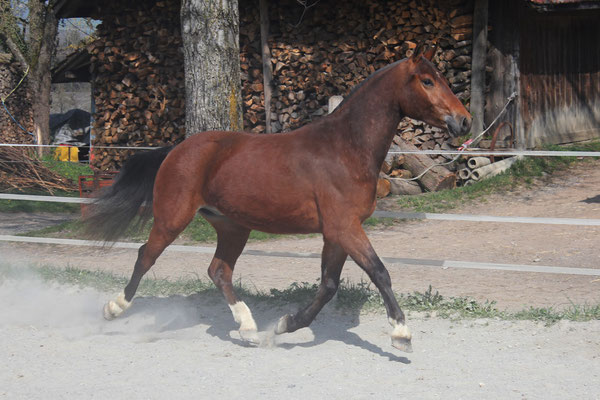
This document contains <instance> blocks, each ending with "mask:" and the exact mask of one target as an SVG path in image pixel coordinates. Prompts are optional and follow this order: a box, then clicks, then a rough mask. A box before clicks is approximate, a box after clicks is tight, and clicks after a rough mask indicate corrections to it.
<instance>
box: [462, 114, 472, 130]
mask: <svg viewBox="0 0 600 400" xmlns="http://www.w3.org/2000/svg"><path fill="white" fill-rule="evenodd" d="M460 127H461V129H462V131H463V133H466V132H468V131H469V129H470V128H471V118H469V117H462V121H461V123H460Z"/></svg>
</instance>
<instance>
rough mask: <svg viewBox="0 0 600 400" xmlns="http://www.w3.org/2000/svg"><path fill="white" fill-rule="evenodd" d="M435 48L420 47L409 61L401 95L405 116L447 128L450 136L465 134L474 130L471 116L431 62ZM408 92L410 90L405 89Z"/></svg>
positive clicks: (401, 104)
mask: <svg viewBox="0 0 600 400" xmlns="http://www.w3.org/2000/svg"><path fill="white" fill-rule="evenodd" d="M435 50H436V48H435V47H434V46H429V47H427V48H425V46H419V47H417V48H416V49H415V51H414V53H413V55H412V56H411V57H410V58H409V59H408V60H406V62H405V63H403V64H405V67H406V75H407V76H406V77H405V79H407V81H406V80H405V81H404V82H405V90H404V91H403V92H404V93H402V94H401V96H402V97H401V99H400V106H401V109H402V111H403V113H404V114H405V115H406V116H408V117H410V118H414V119H418V120H421V121H424V122H426V123H428V124H430V125H433V126H435V127H438V128H442V129H444V128H448V132H449V133H450V135H452V136H454V137H456V136H460V135H464V134H466V133H468V132H469V130H470V129H471V115H470V114H469V112H468V111H467V109H466V108H465V107H464V106H463V104H462V103H461V102H460V100H459V99H458V98H457V97H456V96H455V95H454V93H452V90H450V87H448V82H447V81H446V78H445V77H444V76H443V75H442V74H440V72H439V71H438V70H437V69H436V68H435V66H434V65H433V64H432V63H431V61H430V60H431V58H432V57H433V55H434V53H435ZM406 89H408V90H406Z"/></svg>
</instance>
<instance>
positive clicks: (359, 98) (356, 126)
mask: <svg viewBox="0 0 600 400" xmlns="http://www.w3.org/2000/svg"><path fill="white" fill-rule="evenodd" d="M396 79H397V74H394V73H393V71H392V70H388V71H385V72H384V73H383V74H382V75H381V76H376V77H373V78H371V79H370V80H369V81H367V82H365V83H364V84H363V86H362V87H360V89H359V90H358V91H357V92H356V93H354V94H353V95H352V97H350V98H348V99H347V100H346V101H345V102H344V104H343V105H342V106H343V107H342V109H340V110H339V111H337V112H336V113H339V118H340V121H342V124H343V125H344V127H343V129H342V130H340V132H341V135H343V138H342V140H343V142H344V143H345V145H347V146H349V147H351V149H350V150H351V151H352V152H356V153H358V154H359V156H360V160H361V164H363V163H364V165H365V166H366V167H367V168H369V170H370V172H371V174H374V175H378V174H379V169H380V168H381V165H382V163H383V160H384V159H385V156H386V154H387V152H388V150H389V148H390V145H391V143H392V140H393V138H394V135H395V134H396V129H397V127H398V123H399V122H400V119H402V115H401V111H400V107H399V104H398V103H397V101H396V98H397V95H396V93H395V92H396V91H397V90H401V89H399V82H396V81H395V80H396Z"/></svg>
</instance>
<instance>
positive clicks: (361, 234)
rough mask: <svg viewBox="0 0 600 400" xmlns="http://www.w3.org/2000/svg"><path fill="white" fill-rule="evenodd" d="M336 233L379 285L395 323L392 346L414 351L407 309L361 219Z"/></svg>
mask: <svg viewBox="0 0 600 400" xmlns="http://www.w3.org/2000/svg"><path fill="white" fill-rule="evenodd" d="M333 235H335V237H336V239H335V240H336V241H337V242H338V243H339V244H340V246H341V247H342V248H343V249H344V250H345V251H346V252H347V253H348V254H349V255H350V257H352V259H353V260H354V261H355V262H356V263H357V264H358V265H359V266H360V267H361V268H362V269H363V270H364V271H365V272H366V273H367V275H368V276H369V278H370V279H371V281H373V283H374V284H375V286H377V289H379V292H380V293H381V297H383V302H384V304H385V309H386V311H387V315H388V321H389V323H390V325H392V327H393V330H392V334H391V336H392V346H394V347H396V348H397V349H399V350H402V351H405V352H408V353H410V352H412V345H411V338H412V336H411V333H410V330H409V329H408V327H407V326H406V323H405V318H404V313H403V312H402V310H401V309H400V306H399V305H398V302H397V301H396V297H395V296H394V292H393V291H392V281H391V279H390V274H389V273H388V271H387V269H386V268H385V266H384V265H383V262H381V260H380V259H379V257H378V256H377V253H375V250H374V249H373V246H372V245H371V242H370V241H369V238H368V237H367V235H366V234H365V231H364V230H363V228H362V226H361V224H360V222H359V221H358V220H357V221H355V222H353V223H351V224H349V225H347V226H344V227H337V229H336V230H335V233H334V234H333ZM333 235H332V236H333Z"/></svg>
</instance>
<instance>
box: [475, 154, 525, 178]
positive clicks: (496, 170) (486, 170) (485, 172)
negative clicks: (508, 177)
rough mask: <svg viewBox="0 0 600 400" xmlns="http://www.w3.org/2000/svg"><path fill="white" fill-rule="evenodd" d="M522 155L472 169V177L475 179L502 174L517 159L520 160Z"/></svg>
mask: <svg viewBox="0 0 600 400" xmlns="http://www.w3.org/2000/svg"><path fill="white" fill-rule="evenodd" d="M520 158H521V157H520V156H515V157H511V158H505V159H504V160H502V161H498V162H495V163H493V164H489V165H485V166H483V167H481V168H477V169H474V170H473V171H471V178H472V179H474V180H480V179H483V178H490V177H492V176H495V175H498V174H501V173H502V172H504V171H506V170H507V169H509V168H510V167H511V165H513V164H514V163H515V161H517V160H519V159H520Z"/></svg>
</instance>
